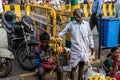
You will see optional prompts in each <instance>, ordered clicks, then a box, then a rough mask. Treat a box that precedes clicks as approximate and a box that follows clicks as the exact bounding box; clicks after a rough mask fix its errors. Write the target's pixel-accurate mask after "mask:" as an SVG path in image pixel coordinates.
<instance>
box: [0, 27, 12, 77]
mask: <svg viewBox="0 0 120 80" xmlns="http://www.w3.org/2000/svg"><path fill="white" fill-rule="evenodd" d="M12 59H14V55H13V54H12V52H11V51H10V50H8V44H7V32H6V31H5V29H4V28H2V27H0V77H5V76H7V75H8V74H9V73H10V72H11V70H12V62H11V60H12Z"/></svg>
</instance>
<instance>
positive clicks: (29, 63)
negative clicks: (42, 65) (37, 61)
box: [17, 43, 36, 71]
mask: <svg viewBox="0 0 120 80" xmlns="http://www.w3.org/2000/svg"><path fill="white" fill-rule="evenodd" d="M35 46H36V44H33V43H28V47H29V52H30V55H29V56H28V55H27V49H26V46H21V47H20V48H19V51H18V54H17V55H18V62H19V64H20V66H21V67H22V68H23V69H25V70H28V71H32V70H35V69H36V66H35V65H34V47H35Z"/></svg>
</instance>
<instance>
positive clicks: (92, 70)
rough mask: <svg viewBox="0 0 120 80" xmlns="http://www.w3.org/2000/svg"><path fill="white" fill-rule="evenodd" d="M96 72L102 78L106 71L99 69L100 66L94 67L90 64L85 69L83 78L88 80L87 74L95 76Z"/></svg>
mask: <svg viewBox="0 0 120 80" xmlns="http://www.w3.org/2000/svg"><path fill="white" fill-rule="evenodd" d="M96 74H99V75H101V76H102V78H105V76H106V73H105V71H104V70H102V69H100V68H96V67H92V66H90V67H89V68H88V70H87V72H86V73H85V74H84V76H85V77H84V80H88V77H89V76H95V75H96Z"/></svg>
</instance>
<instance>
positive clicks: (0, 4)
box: [0, 0, 3, 21]
mask: <svg viewBox="0 0 120 80" xmlns="http://www.w3.org/2000/svg"><path fill="white" fill-rule="evenodd" d="M2 13H3V2H2V0H0V19H2ZM0 21H1V20H0Z"/></svg>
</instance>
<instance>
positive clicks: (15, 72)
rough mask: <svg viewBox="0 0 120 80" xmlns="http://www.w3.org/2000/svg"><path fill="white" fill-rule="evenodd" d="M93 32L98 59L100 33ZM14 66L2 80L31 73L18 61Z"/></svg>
mask: <svg viewBox="0 0 120 80" xmlns="http://www.w3.org/2000/svg"><path fill="white" fill-rule="evenodd" d="M92 32H93V35H94V42H95V51H96V57H97V56H98V36H97V35H98V33H97V30H96V28H94V30H93V31H92ZM105 53H108V50H102V52H101V55H102V57H101V58H104V56H105V55H106V54H105ZM12 65H13V68H12V72H11V73H10V74H9V75H8V76H7V77H5V78H0V80H1V79H7V78H8V77H12V76H17V75H20V74H26V73H29V72H30V71H26V70H23V69H22V68H21V67H20V65H19V64H18V62H17V61H16V59H14V60H12Z"/></svg>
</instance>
